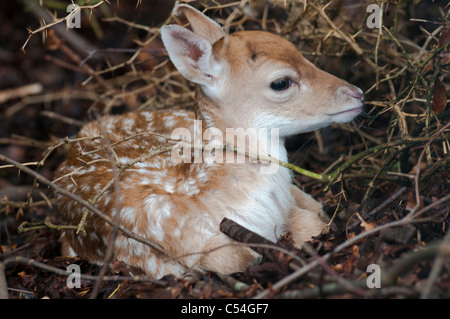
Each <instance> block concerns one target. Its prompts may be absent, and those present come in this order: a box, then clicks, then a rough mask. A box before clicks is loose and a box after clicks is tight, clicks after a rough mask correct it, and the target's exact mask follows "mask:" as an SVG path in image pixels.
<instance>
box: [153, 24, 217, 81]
mask: <svg viewBox="0 0 450 319" xmlns="http://www.w3.org/2000/svg"><path fill="white" fill-rule="evenodd" d="M161 38H162V41H163V43H164V46H165V47H166V50H167V53H168V54H169V57H170V60H171V61H172V63H173V64H174V65H175V67H176V68H177V70H178V71H179V72H180V73H181V74H182V75H183V76H184V77H185V78H186V79H188V80H190V81H192V82H194V83H197V84H200V85H203V86H206V88H208V89H210V90H214V88H215V85H216V84H217V79H218V77H219V76H220V74H221V71H222V64H221V63H219V61H217V59H216V58H215V57H214V55H213V51H212V45H211V43H210V42H209V41H208V40H207V39H205V38H203V37H201V36H199V35H198V34H196V33H194V32H192V31H189V30H187V29H185V28H183V27H180V26H178V25H168V26H164V27H162V28H161Z"/></svg>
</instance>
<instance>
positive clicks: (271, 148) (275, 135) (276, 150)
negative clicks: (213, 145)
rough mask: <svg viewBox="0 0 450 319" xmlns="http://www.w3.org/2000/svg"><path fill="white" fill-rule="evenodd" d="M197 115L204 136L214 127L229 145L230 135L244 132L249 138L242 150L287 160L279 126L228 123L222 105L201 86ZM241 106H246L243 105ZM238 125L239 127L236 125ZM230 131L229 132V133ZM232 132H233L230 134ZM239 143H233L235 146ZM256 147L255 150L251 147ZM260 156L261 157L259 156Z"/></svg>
mask: <svg viewBox="0 0 450 319" xmlns="http://www.w3.org/2000/svg"><path fill="white" fill-rule="evenodd" d="M195 97H196V99H195V100H196V102H195V103H194V107H195V116H196V119H197V120H199V121H201V124H202V126H201V127H202V136H203V134H204V133H205V131H206V130H208V129H211V128H214V129H217V130H219V131H220V132H222V136H223V143H224V144H223V145H227V146H229V144H230V139H228V138H229V137H230V136H231V137H233V136H232V135H233V133H234V134H235V135H239V134H241V133H242V135H244V137H245V138H247V139H248V143H247V144H249V143H250V144H253V145H246V148H245V149H241V151H243V152H245V153H247V154H248V153H251V154H252V155H253V156H258V159H260V160H263V161H267V159H268V158H269V157H272V158H275V159H278V160H281V161H284V162H286V161H287V151H286V148H285V146H284V137H281V136H280V135H279V131H278V129H277V128H272V129H267V128H264V129H263V128H254V127H245V126H244V125H242V127H239V126H240V125H239V122H238V121H236V122H235V123H227V122H226V121H225V120H224V119H226V118H228V116H225V114H223V113H224V112H226V111H225V110H223V108H221V107H220V106H218V105H216V104H215V103H214V102H213V101H212V100H211V99H210V98H209V97H208V96H206V95H205V94H204V93H203V92H202V90H201V89H200V88H197V90H196V93H195ZM241 107H246V106H245V105H242V106H241ZM236 126H238V127H236ZM227 133H228V134H227ZM230 133H231V134H230ZM235 141H236V140H235ZM236 144H239V143H233V145H234V146H236ZM252 147H253V148H254V149H253V151H252V150H251V148H252ZM259 156H260V157H259Z"/></svg>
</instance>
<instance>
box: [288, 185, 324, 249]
mask: <svg viewBox="0 0 450 319" xmlns="http://www.w3.org/2000/svg"><path fill="white" fill-rule="evenodd" d="M291 194H292V195H293V196H294V199H295V204H296V205H295V206H293V207H292V208H291V211H290V212H289V220H288V230H289V231H290V232H291V233H292V237H293V240H294V242H295V246H297V247H301V245H302V244H303V243H304V242H305V241H307V240H310V239H311V237H314V236H318V235H320V234H321V232H322V231H323V229H324V226H325V221H324V219H323V217H321V214H322V213H323V212H322V204H321V203H319V202H318V201H316V200H315V199H314V198H313V197H312V196H311V195H309V194H306V193H305V192H303V191H302V190H300V189H299V188H298V187H296V186H294V185H293V186H292V187H291Z"/></svg>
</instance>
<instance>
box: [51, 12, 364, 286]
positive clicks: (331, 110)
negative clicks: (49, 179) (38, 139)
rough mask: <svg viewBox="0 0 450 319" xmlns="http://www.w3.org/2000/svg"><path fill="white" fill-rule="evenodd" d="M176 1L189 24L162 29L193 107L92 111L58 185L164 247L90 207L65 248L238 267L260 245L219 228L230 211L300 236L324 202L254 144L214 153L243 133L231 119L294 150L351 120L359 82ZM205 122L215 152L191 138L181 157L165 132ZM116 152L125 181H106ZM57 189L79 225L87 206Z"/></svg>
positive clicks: (149, 264)
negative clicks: (118, 229)
mask: <svg viewBox="0 0 450 319" xmlns="http://www.w3.org/2000/svg"><path fill="white" fill-rule="evenodd" d="M175 13H178V14H180V13H183V14H184V15H185V16H186V17H187V19H188V20H189V22H190V25H191V27H192V29H193V31H190V30H187V29H185V28H182V27H180V26H173V25H171V26H166V27H163V28H162V30H161V33H162V39H163V42H164V45H165V47H166V49H167V51H168V54H169V57H170V59H171V61H172V62H173V64H174V65H175V66H176V68H177V69H178V70H179V71H180V73H181V74H182V75H183V76H185V77H186V78H187V79H189V80H191V81H193V82H194V83H196V84H198V88H197V91H196V109H195V113H194V112H189V111H155V112H134V113H129V114H124V115H121V116H109V117H104V118H101V119H99V120H98V121H97V122H92V123H89V124H87V125H86V126H85V127H83V129H82V130H81V131H80V133H79V137H80V139H79V142H78V143H76V144H74V145H73V147H72V149H71V150H70V152H69V154H68V156H67V159H66V161H65V162H64V163H63V164H62V165H61V166H60V168H59V169H58V172H57V175H58V179H57V183H58V184H59V185H60V186H62V187H64V188H65V189H66V190H69V191H70V192H73V193H75V194H76V195H78V196H80V197H81V198H83V199H86V200H89V199H91V200H92V199H95V205H96V206H97V207H98V208H100V210H101V211H103V212H104V213H105V214H107V215H108V216H110V217H112V218H115V219H116V220H119V222H120V224H121V225H122V226H124V227H125V228H127V229H129V230H131V231H132V232H134V233H135V234H138V235H139V236H141V237H144V238H147V239H149V240H151V241H152V242H154V243H156V244H158V245H159V246H160V247H162V249H163V250H164V254H162V253H160V252H159V251H157V250H155V249H153V248H150V247H149V246H147V245H145V244H143V243H140V242H138V241H136V240H134V239H132V238H129V237H127V236H125V235H123V234H122V233H119V235H118V236H117V238H116V239H115V241H114V242H112V241H110V240H109V233H110V231H111V225H110V224H108V223H107V222H106V221H104V220H103V219H101V218H99V217H98V216H95V215H94V214H93V213H91V212H88V216H87V219H86V223H85V228H86V233H87V235H86V236H82V235H81V234H76V233H75V232H74V231H71V230H67V231H65V232H64V233H63V235H62V242H63V249H64V251H63V253H65V254H70V255H75V254H76V255H79V256H81V257H84V258H86V259H88V260H90V261H93V262H102V260H103V258H104V255H105V251H106V248H107V247H108V246H109V245H114V256H115V258H117V259H119V260H122V261H124V262H126V263H128V264H129V265H131V266H135V267H138V268H141V269H143V270H145V271H146V272H147V273H148V274H149V275H151V276H153V277H155V278H160V277H162V276H164V275H166V274H174V275H177V276H181V275H183V274H184V273H187V272H196V271H204V270H212V271H217V272H221V273H231V272H236V271H242V270H244V269H245V268H246V267H247V266H248V265H249V264H251V263H253V262H255V261H257V260H258V255H257V254H256V253H254V252H253V251H252V250H250V249H249V248H247V247H242V246H236V245H232V244H233V241H232V240H230V239H229V238H228V237H227V236H225V235H224V234H222V233H221V232H220V231H219V224H220V222H221V221H222V219H223V218H224V217H227V218H230V219H233V220H235V221H236V222H238V223H240V224H241V225H243V226H245V227H247V228H248V229H250V230H252V231H254V232H256V233H258V234H260V235H261V236H264V237H265V238H267V239H269V240H272V241H274V242H275V241H276V240H277V238H278V237H279V236H280V235H282V234H284V233H285V232H286V231H291V232H292V234H293V239H294V240H295V242H296V244H297V246H300V245H301V244H302V243H303V242H304V241H305V240H308V239H309V238H311V236H314V235H318V234H319V233H320V232H321V230H322V226H323V222H322V220H321V218H320V217H319V213H320V211H321V205H320V204H319V203H317V202H316V201H315V200H314V199H312V198H311V197H310V196H309V195H307V194H305V193H303V192H301V191H300V190H299V189H297V188H295V187H293V186H292V184H291V178H292V176H291V173H290V172H289V171H288V170H287V169H286V168H283V167H278V166H277V167H276V169H275V170H273V171H271V172H270V174H262V173H261V168H262V167H263V165H266V164H263V163H261V162H260V161H256V162H255V161H251V160H250V158H249V157H248V156H247V157H246V158H247V160H246V161H244V162H235V161H231V162H224V161H219V160H218V158H219V157H217V155H219V154H220V155H226V154H230V153H232V154H234V152H235V151H234V150H233V148H231V149H226V148H225V149H226V150H225V151H223V147H224V146H227V143H229V142H230V141H233V140H236V139H238V138H239V137H236V136H233V137H232V139H231V140H229V139H227V137H226V134H225V132H226V130H227V129H228V128H235V129H236V128H240V129H242V130H241V131H242V132H244V133H245V134H246V138H247V140H248V141H250V142H249V143H250V144H257V146H258V149H259V150H262V152H263V155H267V156H272V157H276V158H278V159H280V160H283V161H287V154H286V149H285V148H284V145H283V142H284V138H285V137H286V136H288V135H291V134H297V133H301V132H306V131H311V130H314V129H318V128H320V127H323V126H326V125H329V124H331V123H333V122H347V121H350V120H352V119H353V118H354V117H355V116H356V115H357V114H358V113H359V112H360V111H361V107H362V101H363V96H362V92H361V90H359V89H358V88H356V87H354V86H352V85H350V84H348V83H347V82H345V81H343V80H341V79H338V78H336V77H334V76H332V75H330V74H328V73H326V72H324V71H321V70H319V69H317V68H316V67H314V66H313V65H312V64H311V63H310V62H308V61H307V60H306V59H304V58H303V57H302V55H301V54H300V53H299V52H298V51H297V50H296V49H295V47H294V45H292V44H291V43H290V42H288V41H286V40H284V39H282V38H280V37H278V36H276V35H273V34H270V33H267V32H261V31H243V32H237V33H234V34H232V35H225V34H224V32H223V31H222V29H221V28H220V26H219V25H218V24H216V23H215V22H214V21H212V20H210V19H209V18H207V17H206V16H204V15H203V14H201V13H200V12H198V11H197V10H195V9H193V8H192V7H190V6H188V5H179V6H178V7H177V8H176V10H175ZM198 123H200V124H201V125H200V126H196V125H197V124H198ZM198 127H200V131H201V132H200V136H201V137H205V136H208V138H207V139H206V140H205V141H203V142H204V145H206V146H208V145H210V146H211V145H212V144H214V145H216V146H217V147H216V149H215V155H214V156H213V157H212V160H211V158H210V160H207V161H205V160H204V159H205V158H204V157H200V159H201V160H200V161H199V160H195V154H194V153H195V151H198V149H197V150H196V149H195V148H194V149H189V152H188V154H184V155H183V156H184V157H183V158H184V159H185V160H183V161H177V160H176V159H174V156H173V155H174V152H173V150H174V149H173V146H174V144H173V143H172V142H171V141H168V140H167V139H166V138H165V137H164V136H162V135H169V136H171V135H172V133H174V131H176V130H178V131H177V132H179V131H180V129H184V131H183V130H182V131H183V132H185V135H184V136H183V137H184V138H186V136H190V137H192V136H195V135H196V134H198V133H199V132H198ZM102 132H105V136H104V137H103V138H102V137H101V136H102ZM155 132H157V133H159V135H158V134H154V133H155ZM235 132H236V131H235ZM262 132H264V134H262ZM267 132H269V133H267ZM211 135H213V136H214V138H211ZM175 136H177V135H176V134H175ZM105 137H106V138H105ZM105 140H106V141H108V143H109V145H110V147H111V149H112V150H113V152H112V156H108V148H107V147H106V146H105ZM244 140H246V139H245V138H244ZM249 146H250V148H251V147H252V146H254V145H249ZM191 151H192V153H191ZM203 151H204V150H203ZM222 153H223V154H222ZM225 157H226V156H225ZM220 158H221V159H224V157H222V156H221V157H220ZM230 158H234V156H231V157H230ZM186 159H189V160H188V161H186ZM111 160H114V161H115V163H116V165H117V167H118V180H119V189H118V190H115V189H114V187H110V188H108V189H105V186H106V185H108V184H109V183H110V182H111V181H112V180H113V178H114V174H113V170H112V166H111ZM99 195H100V196H99ZM57 196H58V201H57V210H58V213H59V215H60V216H61V218H62V220H63V223H64V224H67V225H77V224H78V223H79V221H80V219H81V217H82V215H83V212H84V208H83V207H82V206H81V205H79V204H78V203H77V202H75V201H73V200H70V199H68V198H66V197H63V196H61V195H57Z"/></svg>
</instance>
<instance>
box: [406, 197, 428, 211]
mask: <svg viewBox="0 0 450 319" xmlns="http://www.w3.org/2000/svg"><path fill="white" fill-rule="evenodd" d="M419 201H420V202H419V208H418V209H419V210H420V209H422V208H423V207H424V203H423V196H420V198H419ZM416 205H417V202H416V200H415V198H414V195H413V193H412V192H410V193H409V194H408V202H407V203H406V207H405V209H406V210H407V211H412V210H413V209H414V207H416Z"/></svg>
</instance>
